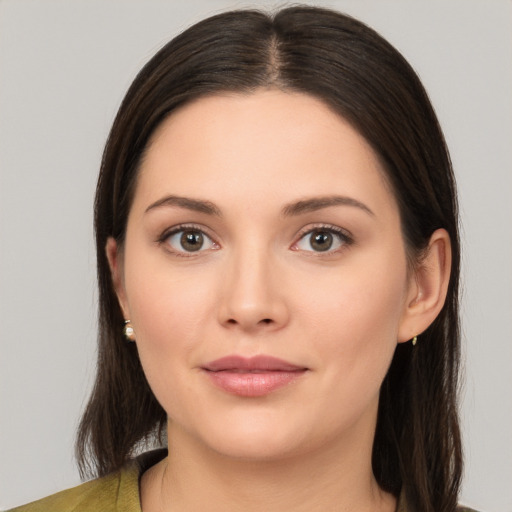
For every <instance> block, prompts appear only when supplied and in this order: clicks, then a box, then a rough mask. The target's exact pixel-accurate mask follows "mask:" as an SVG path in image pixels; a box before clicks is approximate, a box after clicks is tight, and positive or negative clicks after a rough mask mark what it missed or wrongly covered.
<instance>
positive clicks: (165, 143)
mask: <svg viewBox="0 0 512 512" xmlns="http://www.w3.org/2000/svg"><path fill="white" fill-rule="evenodd" d="M138 181H139V185H138V187H137V188H138V189H139V190H138V192H137V194H136V196H139V197H140V196H143V197H144V198H145V201H146V202H150V201H152V200H156V199H157V197H155V196H157V195H158V194H162V193H164V191H165V192H166V193H174V194H190V193H191V192H193V193H194V194H195V195H197V196H201V197H203V198H207V199H210V200H213V201H217V200H219V201H220V200H222V199H226V200H229V198H230V192H231V198H232V199H236V198H239V197H241V196H242V197H246V198H251V200H252V201H255V200H256V199H257V197H262V198H265V199H267V200H268V198H269V196H272V197H275V198H276V200H278V201H282V202H286V201H288V200H289V199H290V196H297V197H299V196H311V195H318V194H320V195H325V194H329V193H340V194H345V195H353V196H355V197H356V198H358V197H357V196H361V195H365V196H372V195H373V196H375V199H377V198H378V197H380V199H381V200H382V199H384V200H386V201H388V202H389V200H390V199H391V201H392V202H393V203H394V198H393V197H392V194H391V192H390V189H389V187H388V185H387V182H386V177H385V174H384V171H383V169H382V167H381V165H380V163H379V160H378V158H377V156H376V155H375V153H374V151H373V149H372V148H371V147H370V145H369V144H368V143H367V141H366V140H365V139H364V138H363V137H362V136H361V135H360V134H359V133H358V132H357V131H356V130H355V129H354V128H352V126H351V125H350V124H349V123H348V122H347V121H345V120H344V119H343V118H342V117H340V116H339V115H338V114H337V113H335V112H333V111H332V110H331V109H330V108H329V107H328V106H327V105H326V104H325V103H324V102H322V101H321V100H319V99H317V98H315V97H312V96H310V95H307V94H303V93H296V92H283V91H279V90H275V89H270V90H261V91H258V92H255V93H252V94H223V95H215V96H208V97H203V98H200V99H198V100H196V101H194V102H192V103H190V104H187V105H185V106H184V107H182V108H181V109H179V110H178V111H176V112H174V113H173V114H171V115H170V116H169V117H168V118H167V119H166V120H165V121H164V122H163V123H162V124H161V125H160V127H159V128H158V129H157V130H156V132H155V133H154V135H153V137H152V139H151V141H150V143H149V145H148V148H147V150H146V154H145V157H144V160H143V163H142V165H141V170H140V176H139V180H138Z"/></svg>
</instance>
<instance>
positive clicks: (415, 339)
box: [412, 336, 418, 347]
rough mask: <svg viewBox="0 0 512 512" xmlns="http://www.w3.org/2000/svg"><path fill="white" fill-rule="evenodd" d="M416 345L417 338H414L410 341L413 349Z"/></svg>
mask: <svg viewBox="0 0 512 512" xmlns="http://www.w3.org/2000/svg"><path fill="white" fill-rule="evenodd" d="M416 343H418V336H414V338H413V339H412V346H413V347H414V346H415V345H416Z"/></svg>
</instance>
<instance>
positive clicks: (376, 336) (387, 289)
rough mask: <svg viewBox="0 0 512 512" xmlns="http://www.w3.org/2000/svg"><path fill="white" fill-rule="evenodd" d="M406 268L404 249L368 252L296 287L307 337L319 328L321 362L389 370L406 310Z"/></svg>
mask: <svg viewBox="0 0 512 512" xmlns="http://www.w3.org/2000/svg"><path fill="white" fill-rule="evenodd" d="M402 260H403V261H402ZM351 263H352V262H351ZM405 268H406V267H405V256H404V257H401V256H400V254H398V255H397V254H390V255H386V254H384V255H383V254H379V255H368V256H367V257H365V258H358V261H357V264H355V263H354V264H348V263H347V265H346V266H342V267H340V268H337V269H333V271H332V272H329V273H328V274H317V275H313V276H312V278H311V279H310V280H308V281H307V285H306V287H305V289H304V290H303V291H302V292H300V291H297V293H296V297H301V299H299V300H300V303H301V304H300V306H299V309H300V315H298V318H300V319H302V320H301V321H302V322H303V325H302V328H303V329H304V330H308V332H309V337H311V338H312V339H315V333H316V337H317V338H318V339H319V340H322V341H319V342H318V344H316V350H318V351H320V352H321V359H322V360H323V361H327V362H330V364H332V365H334V364H335V363H334V362H335V361H336V362H337V363H336V364H338V365H341V366H343V369H344V372H354V371H359V370H360V371H361V372H363V373H364V372H365V371H367V370H365V369H364V368H365V367H368V368H374V369H375V370H376V371H377V372H378V373H379V374H381V375H382V373H383V372H384V374H385V372H386V370H387V367H388V365H389V362H390V359H391V357H392V354H393V352H394V350H395V347H396V343H397V335H398V329H399V325H400V319H401V317H402V314H403V310H404V302H405V297H406V279H407V275H406V271H405ZM306 289H307V290H306ZM383 377H384V375H382V378H383Z"/></svg>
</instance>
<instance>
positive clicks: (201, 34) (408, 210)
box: [77, 6, 462, 512]
mask: <svg viewBox="0 0 512 512" xmlns="http://www.w3.org/2000/svg"><path fill="white" fill-rule="evenodd" d="M262 87H277V88H281V89H283V90H291V91H300V92H304V93H308V94H311V95H313V96H315V97H317V98H320V99H321V100H323V101H324V102H325V103H326V104H327V105H329V106H330V107H331V108H332V109H333V110H334V111H336V112H338V113H339V115H340V116H342V117H343V118H344V119H346V120H348V121H349V122H350V123H351V124H352V126H353V127H355V129H356V130H358V131H359V132H360V133H361V134H362V135H363V136H364V137H365V138H366V140H367V141H368V142H369V143H370V144H371V145H372V146H373V148H374V150H375V151H376V153H377V154H378V155H379V158H380V159H381V161H382V164H383V167H384V169H385V171H386V173H387V177H388V180H389V182H390V183H391V185H392V187H393V190H394V193H395V196H396V198H397V201H398V204H399V208H400V213H401V222H402V231H403V235H404V239H405V241H406V246H407V249H408V254H409V256H410V257H411V258H412V261H413V262H414V261H415V262H416V263H418V258H419V255H420V254H421V251H422V250H423V249H424V248H425V247H426V246H427V244H428V242H429V238H430V236H431V234H432V232H433V231H434V230H436V229H437V228H445V229H446V230H447V231H448V233H449V235H450V238H451V243H452V253H453V259H452V268H451V278H450V284H449V290H448V296H447V299H446V302H445V305H444V307H443V309H442V311H441V313H440V314H439V316H438V317H437V318H436V320H435V321H434V322H433V323H432V325H431V326H430V327H429V328H428V329H427V330H426V331H425V332H424V333H422V334H421V337H420V342H419V343H418V345H417V346H416V347H414V348H413V347H412V346H411V344H410V343H407V344H399V345H398V347H397V349H396V353H395V355H394V358H393V361H392V364H391V367H390V369H389V372H388V374H387V376H386V378H385V380H384V382H383V384H382V388H381V394H380V402H379V412H378V421H377V429H376V434H375V441H374V447H373V470H374V474H375V477H376V479H377V481H378V482H379V484H380V486H381V487H382V488H383V489H384V490H386V491H389V492H392V493H393V494H395V495H398V494H399V493H400V491H401V490H403V491H404V492H405V494H406V498H407V502H408V504H409V507H410V508H411V510H417V511H425V512H451V511H453V510H455V506H456V500H457V495H458V489H459V484H460V477H461V471H462V456H461V441H460V433H459V425H458V416H457V387H458V380H457V375H458V364H459V317H458V279H459V240H458V226H457V223H458V220H457V219H458V214H457V202H456V192H455V184H454V178H453V173H452V168H451V163H450V158H449V155H448V150H447V148H446V145H445V141H444V138H443V134H442V132H441V129H440V127H439V124H438V121H437V119H436V116H435V113H434V111H433V109H432V106H431V104H430V102H429V99H428V97H427V94H426V92H425V90H424V89H423V87H422V85H421V83H420V80H419V78H418V77H417V75H416V74H415V72H414V71H413V69H412V68H411V67H410V66H409V64H408V63H407V62H406V61H405V59H404V58H403V57H402V56H401V55H400V53H399V52H397V50H395V49H394V48H393V47H392V46H391V45H390V44H389V43H388V42H386V41H385V40H384V39H383V38H382V37H381V36H379V35H378V34H377V33H376V32H375V31H373V30H372V29H370V28H369V27H367V26H366V25H364V24H363V23H361V22H359V21H357V20H354V19H353V18H351V17H349V16H346V15H343V14H340V13H338V12H335V11H331V10H326V9H321V8H315V7H308V6H297V7H291V8H286V9H283V10H280V11H278V12H277V13H275V14H274V15H269V14H266V13H262V12H259V11H250V10H248V11H233V12H226V13H223V14H219V15H217V16H213V17H211V18H208V19H206V20H204V21H201V22H200V23H197V24H196V25H194V26H192V27H191V28H189V29H188V30H186V31H185V32H183V33H182V34H180V35H178V36H177V37H176V38H175V39H173V40H172V41H171V42H169V43H168V44H167V45H166V46H164V47H163V48H162V49H161V50H160V51H159V52H158V53H157V54H156V55H155V56H154V57H153V58H152V59H151V60H150V61H149V62H148V63H147V64H146V66H145V67H144V68H143V69H142V70H141V71H140V73H139V74H138V76H137V77H136V79H135V80H134V82H133V84H132V85H131V87H130V89H129V90H128V92H127V94H126V96H125V98H124V100H123V102H122V105H121V107H120V109H119V112H118V114H117V117H116V119H115V121H114V125H113V127H112V130H111V132H110V135H109V138H108V141H107V144H106V147H105V151H104V154H103V160H102V164H101V173H100V176H99V181H98V188H97V195H96V204H95V208H96V209H95V228H96V243H97V257H98V282H99V349H98V369H97V378H96V383H95V386H94V390H93V392H92V396H91V398H90V401H89V404H88V406H87V409H86V411H85V413H84V416H83V418H82V422H81V425H80V429H79V433H78V439H77V455H78V460H79V464H80V467H81V470H82V472H83V473H85V472H87V470H89V472H93V473H95V474H98V475H104V474H106V473H108V472H110V471H113V470H116V469H118V468H119V467H120V466H121V465H122V464H123V463H125V461H126V460H127V459H128V458H129V457H130V456H131V455H133V453H134V451H135V450H136V449H137V448H138V447H140V445H141V443H144V442H146V441H151V440H154V439H157V442H158V436H159V435H160V434H161V433H162V432H163V429H164V426H165V424H166V413H165V411H164V410H163V409H162V407H161V406H160V405H159V403H158V402H157V401H156V399H155V397H154V395H153V393H152V392H151V390H150V388H149V386H148V384H147V382H146V379H145V377H144V373H143V370H142V367H141V365H140V362H139V358H138V355H137V350H136V348H135V346H134V344H131V345H130V344H127V343H126V341H125V339H124V338H123V335H122V325H123V316H122V314H121V310H120V307H119V305H118V302H117V298H116V295H115V293H114V289H113V286H112V282H111V276H110V270H109V266H108V262H107V259H106V256H105V245H106V242H107V238H108V237H114V238H115V239H116V240H117V242H118V243H119V244H120V245H121V246H122V244H123V239H124V235H125V229H126V223H127V217H128V212H129V209H130V205H131V202H132V198H133V195H134V189H135V185H136V178H137V170H138V167H139V164H140V161H141V157H142V156H143V154H144V151H145V149H146V148H147V145H148V141H149V139H150V137H151V135H152V134H153V133H154V131H155V129H156V128H157V127H158V126H159V125H160V123H162V121H163V120H164V119H166V117H167V116H169V115H170V114H172V112H173V111H175V110H176V109H177V108H178V107H179V106H181V105H183V104H185V103H188V102H190V101H192V100H194V99H196V98H198V97H201V96H206V95H211V94H215V93H219V92H224V91H231V92H239V93H251V92H253V91H255V90H256V89H258V88H262ZM91 470H92V471H91Z"/></svg>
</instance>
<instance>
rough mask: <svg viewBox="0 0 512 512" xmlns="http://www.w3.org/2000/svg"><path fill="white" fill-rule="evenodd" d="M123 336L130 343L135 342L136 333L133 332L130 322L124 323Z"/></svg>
mask: <svg viewBox="0 0 512 512" xmlns="http://www.w3.org/2000/svg"><path fill="white" fill-rule="evenodd" d="M123 334H124V335H125V337H126V339H127V340H128V341H135V331H134V330H133V326H132V324H131V322H130V320H125V321H124V329H123Z"/></svg>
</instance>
